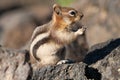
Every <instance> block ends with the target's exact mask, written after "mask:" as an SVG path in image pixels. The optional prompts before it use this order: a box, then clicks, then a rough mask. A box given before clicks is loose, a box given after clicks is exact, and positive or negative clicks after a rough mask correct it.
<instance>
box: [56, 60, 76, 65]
mask: <svg viewBox="0 0 120 80" xmlns="http://www.w3.org/2000/svg"><path fill="white" fill-rule="evenodd" d="M74 62H75V61H73V60H69V59H66V60H61V61H59V62H58V63H57V65H60V64H70V63H74Z"/></svg>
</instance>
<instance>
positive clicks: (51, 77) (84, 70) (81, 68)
mask: <svg viewBox="0 0 120 80" xmlns="http://www.w3.org/2000/svg"><path fill="white" fill-rule="evenodd" d="M91 72H92V73H93V75H94V76H93V75H91V76H90V74H91ZM100 76H101V75H100V74H99V73H98V71H97V70H95V69H93V68H89V67H87V65H86V64H84V63H82V62H81V63H75V64H63V65H57V66H47V67H43V68H41V69H40V70H37V71H33V76H32V78H31V80H88V79H95V80H100V79H98V78H100ZM87 78H88V79H87Z"/></svg>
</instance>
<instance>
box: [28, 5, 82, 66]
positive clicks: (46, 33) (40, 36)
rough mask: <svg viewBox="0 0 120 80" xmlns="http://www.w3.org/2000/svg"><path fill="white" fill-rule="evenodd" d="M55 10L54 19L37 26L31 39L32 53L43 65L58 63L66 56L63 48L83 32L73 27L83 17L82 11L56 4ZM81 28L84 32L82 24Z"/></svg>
mask: <svg viewBox="0 0 120 80" xmlns="http://www.w3.org/2000/svg"><path fill="white" fill-rule="evenodd" d="M53 10H54V12H53V18H52V21H50V23H48V24H45V25H43V26H40V27H38V28H36V29H35V31H34V33H33V36H32V40H31V41H32V42H31V47H30V53H31V55H32V57H33V58H34V59H35V60H36V61H38V62H39V64H40V65H41V66H43V65H48V64H56V62H58V61H59V60H61V59H64V58H65V56H63V54H62V53H60V52H61V49H62V48H63V47H64V46H65V45H66V44H69V43H70V42H72V41H73V40H75V39H76V38H77V36H78V35H81V33H80V34H78V31H79V28H78V30H76V32H74V31H72V30H71V28H73V27H74V26H72V25H73V24H75V23H76V22H78V21H80V20H81V19H82V17H83V14H82V13H79V12H78V11H77V10H75V9H73V8H69V7H61V6H59V5H56V4H55V5H54V6H53ZM70 12H72V13H70ZM71 26H72V27H71ZM80 29H81V30H82V32H84V29H82V28H81V25H80ZM76 33H77V34H76ZM43 49H45V50H43ZM62 52H63V51H62ZM58 53H59V54H58ZM64 55H65V54H64Z"/></svg>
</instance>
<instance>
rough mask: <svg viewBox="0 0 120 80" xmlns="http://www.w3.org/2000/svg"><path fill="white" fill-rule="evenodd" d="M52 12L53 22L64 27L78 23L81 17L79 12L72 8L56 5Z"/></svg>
mask: <svg viewBox="0 0 120 80" xmlns="http://www.w3.org/2000/svg"><path fill="white" fill-rule="evenodd" d="M53 10H54V12H53V19H54V21H56V22H58V23H59V24H62V25H65V26H69V25H71V24H72V23H75V22H77V21H80V20H81V19H82V17H83V14H82V13H81V12H78V11H77V10H75V9H74V8H70V7H61V6H59V5H57V4H54V5H53ZM65 26H64V27H65Z"/></svg>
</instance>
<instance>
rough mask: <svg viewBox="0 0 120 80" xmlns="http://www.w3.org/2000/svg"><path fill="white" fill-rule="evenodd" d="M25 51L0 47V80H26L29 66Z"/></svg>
mask: <svg viewBox="0 0 120 80" xmlns="http://www.w3.org/2000/svg"><path fill="white" fill-rule="evenodd" d="M25 57H26V54H25V51H15V50H8V49H5V48H2V47H0V80H27V78H28V75H29V72H30V66H29V64H28V63H27V62H26V60H27V59H26V58H25Z"/></svg>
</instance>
